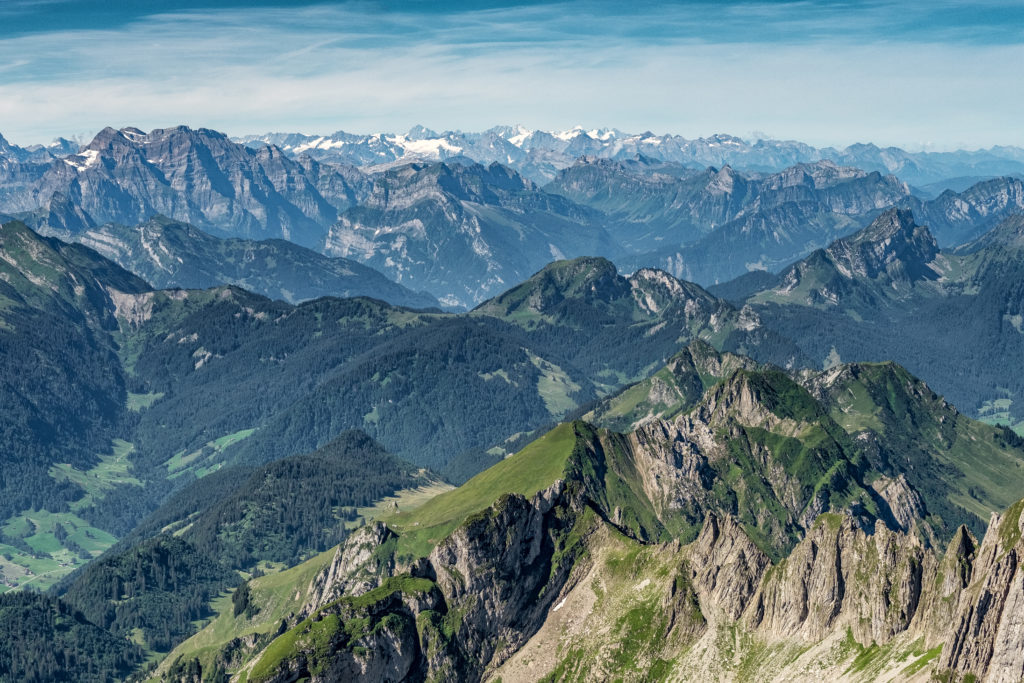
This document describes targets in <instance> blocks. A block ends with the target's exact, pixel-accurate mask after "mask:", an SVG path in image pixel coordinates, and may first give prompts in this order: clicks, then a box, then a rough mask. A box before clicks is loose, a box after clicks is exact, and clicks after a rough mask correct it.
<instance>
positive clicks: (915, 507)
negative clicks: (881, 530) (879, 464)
mask: <svg viewBox="0 0 1024 683" xmlns="http://www.w3.org/2000/svg"><path fill="white" fill-rule="evenodd" d="M872 487H873V488H874V489H875V491H876V492H877V493H878V495H879V496H881V498H882V500H884V501H885V502H886V504H887V505H888V506H889V511H890V512H891V513H892V517H893V520H894V521H895V522H896V524H897V525H899V528H900V529H902V530H903V531H910V530H911V529H913V528H914V525H915V524H916V523H917V522H918V521H919V520H921V519H924V516H925V507H924V501H923V500H921V494H920V493H918V492H917V491H915V490H914V489H913V488H912V487H911V486H910V484H909V483H907V478H906V476H904V475H903V474H900V475H899V476H898V477H896V478H895V479H893V478H890V477H879V478H878V479H876V480H875V481H874V482H873V483H872Z"/></svg>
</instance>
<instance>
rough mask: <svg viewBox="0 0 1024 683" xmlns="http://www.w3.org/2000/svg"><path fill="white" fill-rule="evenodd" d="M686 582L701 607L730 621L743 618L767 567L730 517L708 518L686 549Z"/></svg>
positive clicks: (757, 550)
mask: <svg viewBox="0 0 1024 683" xmlns="http://www.w3.org/2000/svg"><path fill="white" fill-rule="evenodd" d="M688 550H689V552H688V553H687V556H688V566H689V567H691V568H692V569H691V574H690V580H691V583H692V585H693V586H694V588H695V590H696V592H697V595H698V596H699V599H700V602H701V604H702V605H708V604H711V605H714V606H715V607H716V608H718V609H720V610H721V611H723V612H724V613H725V614H726V615H728V617H729V618H730V619H737V618H739V616H740V615H741V614H743V612H744V610H745V609H746V607H747V605H748V604H749V602H750V598H751V596H753V595H754V593H755V591H757V588H758V585H759V584H760V583H761V579H762V577H763V576H764V573H765V571H766V570H767V569H768V566H769V565H770V564H771V563H770V561H769V559H768V556H767V555H765V554H764V553H763V552H761V550H760V549H759V548H758V547H757V546H756V545H754V542H753V541H751V540H750V537H749V536H747V534H746V533H744V531H743V528H742V527H741V526H740V525H739V523H738V522H737V521H736V519H735V518H733V517H732V516H724V517H720V516H719V515H715V514H710V515H708V517H707V520H706V521H705V522H704V527H703V529H702V530H701V533H700V536H698V537H697V540H696V541H695V542H694V543H693V544H692V545H691V546H690V547H689V549H688Z"/></svg>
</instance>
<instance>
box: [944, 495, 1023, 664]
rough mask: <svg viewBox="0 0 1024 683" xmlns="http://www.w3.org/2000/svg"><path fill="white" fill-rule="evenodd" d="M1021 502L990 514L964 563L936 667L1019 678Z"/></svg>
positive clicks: (1021, 661)
mask: <svg viewBox="0 0 1024 683" xmlns="http://www.w3.org/2000/svg"><path fill="white" fill-rule="evenodd" d="M1022 508H1024V501H1022V502H1021V503H1017V504H1016V505H1014V506H1012V507H1011V508H1010V509H1009V510H1008V511H1007V513H1006V514H1005V515H1002V516H999V515H993V517H992V522H991V524H990V525H989V528H988V532H987V533H986V534H985V538H984V540H983V541H982V543H981V547H980V548H979V549H978V551H977V554H976V555H975V557H974V560H973V562H971V563H969V564H968V566H967V567H965V569H966V571H967V573H968V574H969V579H968V581H969V583H968V584H967V586H966V587H964V588H963V589H962V590H961V591H959V599H958V600H957V606H956V611H955V613H954V614H953V618H952V620H951V622H950V627H949V630H948V632H947V635H946V638H945V642H944V645H943V648H942V657H941V659H940V660H939V668H940V669H951V670H953V671H954V672H957V673H958V674H961V675H965V674H974V675H976V676H978V677H979V678H982V679H983V680H986V681H1019V680H1021V679H1022V678H1024V572H1022V571H1021V559H1022V557H1024V542H1022V540H1021V519H1022V518H1021V510H1022Z"/></svg>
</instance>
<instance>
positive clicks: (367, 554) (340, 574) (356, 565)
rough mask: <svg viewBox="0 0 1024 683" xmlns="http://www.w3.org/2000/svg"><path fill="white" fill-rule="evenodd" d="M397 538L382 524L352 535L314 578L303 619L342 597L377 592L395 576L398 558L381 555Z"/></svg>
mask: <svg viewBox="0 0 1024 683" xmlns="http://www.w3.org/2000/svg"><path fill="white" fill-rule="evenodd" d="M394 538H397V537H396V536H395V532H394V531H392V530H391V529H389V528H388V527H386V526H385V525H383V524H381V523H380V522H375V523H373V524H368V525H367V526H365V527H363V528H362V529H359V530H358V531H357V532H356V533H354V534H352V536H350V537H349V539H348V540H347V541H346V542H345V543H344V544H342V545H341V546H340V547H339V548H338V551H337V552H336V553H335V554H334V559H333V560H331V564H330V565H329V566H328V567H327V569H326V570H324V571H323V572H321V573H319V574H317V575H316V576H315V577H313V581H312V584H311V585H310V590H309V592H308V594H309V599H308V600H307V601H306V604H305V605H303V607H302V615H303V616H307V615H309V614H311V613H313V612H315V611H316V610H318V609H320V608H321V607H323V606H324V605H327V604H328V603H331V602H334V601H335V600H337V599H338V598H340V597H341V596H342V595H346V594H348V595H361V594H363V593H365V592H367V591H368V590H371V589H373V588H376V587H377V586H378V585H379V584H380V580H381V577H384V576H390V575H392V574H394V571H395V561H394V558H393V557H392V556H391V555H390V554H387V553H381V552H379V551H380V549H381V548H383V547H384V545H385V544H386V543H387V542H388V541H390V540H392V539H394Z"/></svg>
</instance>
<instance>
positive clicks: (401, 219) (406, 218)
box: [324, 163, 622, 307]
mask: <svg viewBox="0 0 1024 683" xmlns="http://www.w3.org/2000/svg"><path fill="white" fill-rule="evenodd" d="M605 225H606V222H605V217H604V215H603V214H601V213H600V212H599V211H595V210H593V209H589V208H587V207H584V206H581V205H579V204H577V203H575V202H573V201H572V200H570V199H567V198H565V197H562V196H560V195H556V194H550V193H548V192H545V191H544V190H542V189H540V188H539V187H537V186H536V185H534V184H533V183H532V182H530V181H529V180H526V179H525V178H523V177H522V176H520V175H519V174H518V173H516V172H515V171H513V170H512V169H510V168H508V167H505V166H501V165H499V164H496V163H495V164H491V165H490V166H487V167H484V166H481V165H479V164H468V165H465V164H455V163H433V164H408V165H403V166H400V167H397V168H394V169H390V170H388V171H386V172H384V173H382V174H379V175H377V176H374V181H373V189H372V190H371V192H370V195H369V197H367V198H366V200H365V201H364V202H363V203H362V204H360V205H359V206H358V207H355V208H352V209H350V210H348V211H346V212H344V213H343V214H342V215H341V217H340V220H339V221H338V223H336V224H335V225H333V226H332V227H331V229H330V231H329V232H328V234H327V237H326V240H325V243H324V251H325V252H326V253H328V254H331V255H336V256H344V257H348V258H352V259H355V260H357V261H360V262H361V263H365V264H367V265H369V266H372V267H374V268H377V269H378V270H380V271H381V272H383V273H385V274H386V275H388V276H390V277H391V278H392V279H394V280H395V281H397V282H400V283H402V284H404V285H406V286H409V287H412V288H414V289H425V290H427V291H429V292H430V293H431V294H433V295H434V296H436V297H438V298H439V299H441V301H442V302H443V303H445V304H447V305H462V306H466V307H472V306H473V305H475V304H476V303H478V302H480V301H482V300H483V299H486V298H488V297H490V296H493V295H495V294H498V293H499V292H501V291H503V290H505V289H508V288H509V287H510V286H512V285H514V284H515V283H517V282H521V281H522V280H524V279H526V278H527V277H529V276H530V275H532V274H533V273H535V272H536V271H538V270H540V269H541V268H543V267H544V266H545V265H546V264H548V263H550V262H551V261H556V260H559V259H564V258H573V257H577V256H584V255H586V256H617V255H619V254H620V253H622V249H621V248H620V247H619V246H618V244H617V242H616V241H615V239H614V238H613V237H612V236H611V235H610V234H609V232H608V230H606V228H605Z"/></svg>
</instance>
